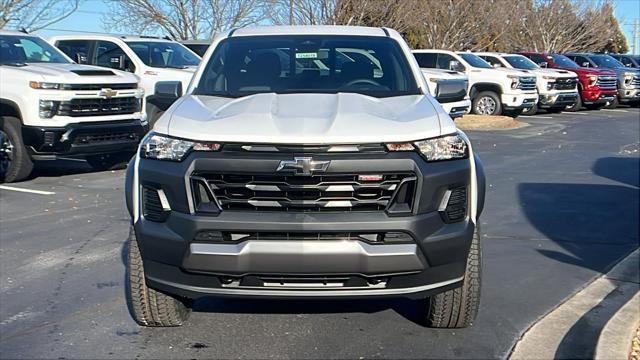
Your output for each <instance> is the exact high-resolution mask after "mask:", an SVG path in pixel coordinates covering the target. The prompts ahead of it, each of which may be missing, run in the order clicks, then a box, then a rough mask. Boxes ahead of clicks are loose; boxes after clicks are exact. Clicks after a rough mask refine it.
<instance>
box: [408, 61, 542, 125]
mask: <svg viewBox="0 0 640 360" xmlns="http://www.w3.org/2000/svg"><path fill="white" fill-rule="evenodd" d="M413 55H414V56H415V57H416V60H417V61H418V64H419V65H420V67H421V68H433V69H443V70H451V71H458V72H463V73H465V74H466V75H467V76H468V77H469V97H470V98H471V102H472V106H471V111H472V112H473V113H474V114H480V115H507V116H514V117H515V116H518V115H520V114H521V113H522V112H523V111H526V110H528V109H530V108H532V107H534V106H535V105H536V103H537V102H538V92H537V91H536V78H535V76H533V75H532V74H529V73H527V72H524V71H521V70H515V69H505V68H500V69H495V68H493V67H492V66H491V65H490V64H489V63H487V62H486V61H484V60H482V59H481V58H479V57H478V56H477V55H475V54H472V53H470V52H453V51H447V50H414V51H413Z"/></svg>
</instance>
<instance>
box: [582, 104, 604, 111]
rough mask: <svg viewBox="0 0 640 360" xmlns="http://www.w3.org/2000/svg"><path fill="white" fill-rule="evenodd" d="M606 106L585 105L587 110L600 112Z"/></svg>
mask: <svg viewBox="0 0 640 360" xmlns="http://www.w3.org/2000/svg"><path fill="white" fill-rule="evenodd" d="M605 106H606V104H589V105H585V106H584V107H586V108H587V110H600V109H602V108H603V107H605Z"/></svg>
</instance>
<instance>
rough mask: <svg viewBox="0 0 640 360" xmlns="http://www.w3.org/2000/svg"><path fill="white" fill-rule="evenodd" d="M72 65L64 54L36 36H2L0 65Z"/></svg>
mask: <svg viewBox="0 0 640 360" xmlns="http://www.w3.org/2000/svg"><path fill="white" fill-rule="evenodd" d="M25 63H56V64H70V63H71V61H70V60H69V59H67V58H66V57H65V56H64V55H62V53H61V52H60V51H59V50H58V49H56V48H55V47H53V46H52V45H49V43H48V42H46V41H44V40H42V39H41V38H39V37H35V36H19V35H0V64H2V65H11V64H25Z"/></svg>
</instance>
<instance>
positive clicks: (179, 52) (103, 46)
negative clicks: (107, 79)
mask: <svg viewBox="0 0 640 360" xmlns="http://www.w3.org/2000/svg"><path fill="white" fill-rule="evenodd" d="M49 42H50V43H52V44H53V45H55V46H56V47H58V48H59V49H60V50H62V52H64V53H65V54H67V56H69V57H70V58H72V59H74V60H75V61H76V62H78V63H79V64H90V65H96V66H102V67H106V68H111V69H117V70H123V71H128V72H131V73H133V74H136V75H138V77H139V78H140V87H141V88H142V89H144V93H145V102H144V104H143V110H144V112H145V114H146V115H147V119H148V121H149V124H150V125H151V126H153V124H154V123H155V121H156V120H157V119H158V117H160V115H161V114H162V112H164V111H165V110H166V109H167V108H168V107H169V106H171V104H170V103H166V102H165V101H164V99H162V98H158V97H156V96H155V91H156V85H158V84H160V86H161V85H162V82H164V81H180V83H181V84H182V88H185V89H186V88H187V86H189V82H190V81H191V77H192V76H193V73H194V72H195V70H196V68H197V66H198V64H200V60H201V59H200V57H199V56H198V55H197V54H196V53H194V52H193V51H191V50H189V49H188V48H186V47H185V46H184V45H182V44H180V43H178V42H175V41H171V40H167V39H160V38H156V37H149V36H116V35H106V34H74V35H61V36H55V37H52V38H50V39H49Z"/></svg>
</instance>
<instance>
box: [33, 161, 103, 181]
mask: <svg viewBox="0 0 640 360" xmlns="http://www.w3.org/2000/svg"><path fill="white" fill-rule="evenodd" d="M92 171H93V169H92V168H91V166H89V164H87V163H86V162H85V161H83V160H54V161H37V162H36V163H35V167H34V169H33V172H32V173H31V176H29V179H33V178H36V177H57V176H64V175H75V174H83V173H88V172H92Z"/></svg>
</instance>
